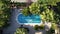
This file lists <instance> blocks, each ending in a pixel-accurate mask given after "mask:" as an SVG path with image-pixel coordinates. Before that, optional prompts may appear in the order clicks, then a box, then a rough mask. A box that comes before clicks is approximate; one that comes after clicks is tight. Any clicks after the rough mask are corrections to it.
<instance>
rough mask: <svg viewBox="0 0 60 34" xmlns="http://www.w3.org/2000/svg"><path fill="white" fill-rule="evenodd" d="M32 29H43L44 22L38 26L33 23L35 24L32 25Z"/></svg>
mask: <svg viewBox="0 0 60 34" xmlns="http://www.w3.org/2000/svg"><path fill="white" fill-rule="evenodd" d="M34 29H35V30H43V29H44V24H42V25H40V26H38V25H35V26H34Z"/></svg>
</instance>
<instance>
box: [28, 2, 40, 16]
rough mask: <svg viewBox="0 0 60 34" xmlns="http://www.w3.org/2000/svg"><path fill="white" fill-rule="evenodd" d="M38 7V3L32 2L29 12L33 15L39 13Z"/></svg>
mask: <svg viewBox="0 0 60 34" xmlns="http://www.w3.org/2000/svg"><path fill="white" fill-rule="evenodd" d="M39 8H40V5H39V4H38V3H32V4H31V5H30V6H29V9H30V13H32V14H33V15H39V14H40V10H39Z"/></svg>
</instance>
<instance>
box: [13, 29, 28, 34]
mask: <svg viewBox="0 0 60 34" xmlns="http://www.w3.org/2000/svg"><path fill="white" fill-rule="evenodd" d="M14 34H28V31H27V29H25V28H17V30H16V32H15V33H14Z"/></svg>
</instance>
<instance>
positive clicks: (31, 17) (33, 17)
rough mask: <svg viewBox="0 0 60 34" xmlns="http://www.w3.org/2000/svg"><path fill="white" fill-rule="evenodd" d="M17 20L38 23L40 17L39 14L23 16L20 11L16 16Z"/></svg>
mask: <svg viewBox="0 0 60 34" xmlns="http://www.w3.org/2000/svg"><path fill="white" fill-rule="evenodd" d="M17 21H18V22H19V23H22V24H23V23H40V22H41V17H40V16H39V15H29V16H24V15H23V14H22V13H20V14H19V15H18V16H17Z"/></svg>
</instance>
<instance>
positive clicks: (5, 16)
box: [0, 0, 11, 28]
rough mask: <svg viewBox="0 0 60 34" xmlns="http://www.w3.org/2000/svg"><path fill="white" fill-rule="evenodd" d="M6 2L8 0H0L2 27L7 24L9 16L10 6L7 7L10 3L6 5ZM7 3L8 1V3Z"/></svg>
mask: <svg viewBox="0 0 60 34" xmlns="http://www.w3.org/2000/svg"><path fill="white" fill-rule="evenodd" d="M5 1H6V2H8V0H0V2H2V6H0V8H1V9H0V27H1V28H3V27H5V26H7V25H8V23H7V22H8V21H9V18H10V15H11V13H10V8H8V7H9V6H10V5H7V4H6V3H5ZM8 4H9V3H8Z"/></svg>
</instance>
